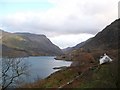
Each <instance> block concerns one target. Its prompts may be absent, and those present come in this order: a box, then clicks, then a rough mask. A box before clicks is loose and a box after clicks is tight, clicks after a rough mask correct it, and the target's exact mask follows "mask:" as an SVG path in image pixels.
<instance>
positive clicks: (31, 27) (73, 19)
mask: <svg viewBox="0 0 120 90" xmlns="http://www.w3.org/2000/svg"><path fill="white" fill-rule="evenodd" d="M118 1H119V0H0V13H1V14H0V28H1V29H3V30H5V31H8V32H30V33H36V34H44V35H46V36H47V37H48V38H49V39H50V40H51V41H52V42H53V43H54V44H56V45H58V46H59V47H60V48H66V47H70V46H75V45H76V44H78V43H80V42H82V41H85V40H87V39H88V38H90V37H93V36H94V35H95V34H96V33H98V32H99V31H101V30H102V29H103V28H105V26H106V25H109V24H110V23H111V22H113V21H114V20H115V19H117V18H118Z"/></svg>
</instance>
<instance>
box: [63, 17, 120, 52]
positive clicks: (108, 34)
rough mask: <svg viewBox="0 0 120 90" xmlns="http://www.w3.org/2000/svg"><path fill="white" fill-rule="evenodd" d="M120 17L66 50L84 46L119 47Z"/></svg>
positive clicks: (85, 47) (94, 47)
mask: <svg viewBox="0 0 120 90" xmlns="http://www.w3.org/2000/svg"><path fill="white" fill-rule="evenodd" d="M118 24H120V19H117V20H115V21H114V22H112V23H111V24H110V25H108V26H107V27H105V28H104V29H103V30H102V31H101V32H99V33H97V34H96V36H95V37H93V38H90V39H88V40H86V41H84V42H81V43H79V44H77V45H76V46H74V47H71V48H69V49H68V48H67V49H64V50H63V51H64V52H67V53H69V52H71V51H73V50H77V49H80V48H83V49H84V50H87V49H89V50H93V49H117V48H118V32H119V29H120V25H118Z"/></svg>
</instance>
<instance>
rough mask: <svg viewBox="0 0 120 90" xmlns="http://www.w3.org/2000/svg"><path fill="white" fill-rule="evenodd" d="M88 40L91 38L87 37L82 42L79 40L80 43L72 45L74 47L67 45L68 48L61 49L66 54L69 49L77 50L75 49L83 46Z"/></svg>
mask: <svg viewBox="0 0 120 90" xmlns="http://www.w3.org/2000/svg"><path fill="white" fill-rule="evenodd" d="M90 40H91V38H90V39H88V40H86V41H84V42H81V43H79V44H77V45H76V46H74V47H68V48H65V49H62V51H63V52H64V53H66V54H67V53H69V52H71V51H73V50H77V49H79V48H80V47H82V46H84V45H85V44H86V43H87V42H89V41H90Z"/></svg>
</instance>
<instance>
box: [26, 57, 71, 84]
mask: <svg viewBox="0 0 120 90" xmlns="http://www.w3.org/2000/svg"><path fill="white" fill-rule="evenodd" d="M54 58H55V57H53V56H37V57H28V58H24V61H25V62H26V63H27V64H28V65H30V66H29V76H27V77H26V81H27V82H34V81H35V80H37V79H38V78H39V79H44V78H46V77H47V76H49V75H50V74H52V73H53V72H56V71H58V70H59V69H53V68H54V67H61V66H70V65H71V63H72V62H71V61H63V60H55V59H54Z"/></svg>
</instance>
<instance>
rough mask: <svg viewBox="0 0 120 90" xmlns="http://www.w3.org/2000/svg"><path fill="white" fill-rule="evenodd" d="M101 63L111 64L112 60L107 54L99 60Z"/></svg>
mask: <svg viewBox="0 0 120 90" xmlns="http://www.w3.org/2000/svg"><path fill="white" fill-rule="evenodd" d="M99 61H100V64H103V63H107V62H111V61H112V59H111V58H110V57H109V56H108V55H106V53H105V54H104V56H102V57H101V58H100V59H99Z"/></svg>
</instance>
